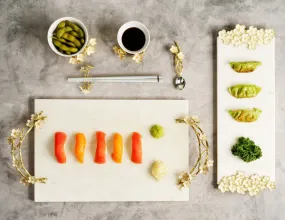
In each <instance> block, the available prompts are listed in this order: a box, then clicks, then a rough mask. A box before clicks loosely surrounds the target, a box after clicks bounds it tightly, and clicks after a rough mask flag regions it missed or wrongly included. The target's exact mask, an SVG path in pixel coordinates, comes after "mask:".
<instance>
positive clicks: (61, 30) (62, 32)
mask: <svg viewBox="0 0 285 220" xmlns="http://www.w3.org/2000/svg"><path fill="white" fill-rule="evenodd" d="M68 31H72V28H71V27H69V26H66V27H64V28H61V29H59V30H58V31H57V32H56V36H57V38H61V37H62V35H63V34H64V33H65V32H68Z"/></svg>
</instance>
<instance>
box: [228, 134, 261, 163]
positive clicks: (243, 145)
mask: <svg viewBox="0 0 285 220" xmlns="http://www.w3.org/2000/svg"><path fill="white" fill-rule="evenodd" d="M232 154H233V155H235V156H238V157H239V158H241V159H242V160H243V161H245V162H247V163H249V162H252V161H254V160H257V159H259V158H260V157H262V151H261V148H260V147H259V146H257V145H256V144H255V143H254V142H253V141H252V140H250V139H249V138H245V137H239V138H238V142H237V143H236V144H235V145H234V146H233V148H232Z"/></svg>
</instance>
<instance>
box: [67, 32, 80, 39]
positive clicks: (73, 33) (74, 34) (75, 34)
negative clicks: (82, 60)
mask: <svg viewBox="0 0 285 220" xmlns="http://www.w3.org/2000/svg"><path fill="white" fill-rule="evenodd" d="M69 34H71V35H73V36H74V37H78V38H79V35H78V34H77V33H76V32H75V31H70V32H69Z"/></svg>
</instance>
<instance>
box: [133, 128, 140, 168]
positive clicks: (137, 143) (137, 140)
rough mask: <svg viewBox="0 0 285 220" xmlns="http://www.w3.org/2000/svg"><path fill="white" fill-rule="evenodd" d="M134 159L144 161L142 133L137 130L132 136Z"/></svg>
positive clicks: (137, 161)
mask: <svg viewBox="0 0 285 220" xmlns="http://www.w3.org/2000/svg"><path fill="white" fill-rule="evenodd" d="M131 159H132V161H133V162H134V163H138V164H139V163H142V142H141V135H140V134H139V133H137V132H134V133H133V136H132V158H131Z"/></svg>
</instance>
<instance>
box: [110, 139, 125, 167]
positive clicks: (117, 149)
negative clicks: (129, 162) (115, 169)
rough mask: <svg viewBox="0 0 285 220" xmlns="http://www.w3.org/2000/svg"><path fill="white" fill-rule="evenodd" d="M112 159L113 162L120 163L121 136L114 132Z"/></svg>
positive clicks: (121, 152) (121, 153)
mask: <svg viewBox="0 0 285 220" xmlns="http://www.w3.org/2000/svg"><path fill="white" fill-rule="evenodd" d="M113 145H114V148H113V153H112V159H113V160H114V162H115V163H121V162H122V157H123V138H122V136H121V135H120V134H119V133H116V134H114V139H113Z"/></svg>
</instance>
